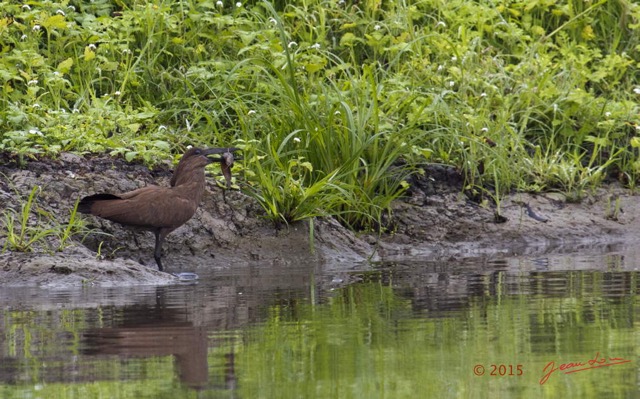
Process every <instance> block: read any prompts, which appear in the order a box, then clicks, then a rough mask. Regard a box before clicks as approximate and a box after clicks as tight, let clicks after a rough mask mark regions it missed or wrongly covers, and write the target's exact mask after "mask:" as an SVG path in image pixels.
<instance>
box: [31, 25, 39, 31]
mask: <svg viewBox="0 0 640 399" xmlns="http://www.w3.org/2000/svg"><path fill="white" fill-rule="evenodd" d="M31 30H32V31H34V32H37V31H39V30H40V25H33V28H31Z"/></svg>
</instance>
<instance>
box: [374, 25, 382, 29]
mask: <svg viewBox="0 0 640 399" xmlns="http://www.w3.org/2000/svg"><path fill="white" fill-rule="evenodd" d="M381 28H382V26H380V25H378V24H376V26H374V27H373V30H380V29H381Z"/></svg>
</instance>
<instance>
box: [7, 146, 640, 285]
mask: <svg viewBox="0 0 640 399" xmlns="http://www.w3.org/2000/svg"><path fill="white" fill-rule="evenodd" d="M215 174H216V172H215V170H212V171H210V176H209V177H208V181H209V185H208V187H207V190H206V192H205V195H204V198H203V201H202V204H201V206H200V209H199V210H198V212H197V213H196V215H195V216H194V217H193V219H191V220H190V221H189V222H188V223H187V224H186V225H184V226H182V227H181V228H179V229H178V230H176V231H175V232H173V233H172V234H170V235H169V237H168V238H167V241H166V243H165V245H164V259H165V263H166V268H167V270H168V271H170V272H191V271H195V272H197V271H198V270H203V268H206V269H216V268H217V269H224V268H232V267H234V266H236V265H240V264H242V265H246V264H258V265H263V266H264V267H268V266H269V265H270V264H273V263H278V264H287V263H297V262H318V264H329V265H332V266H331V267H341V265H342V266H344V267H350V266H351V265H354V264H358V263H366V262H367V261H369V260H394V259H403V258H412V259H425V260H439V259H441V260H443V259H449V258H459V257H484V256H511V255H525V254H533V253H548V252H567V251H572V250H575V249H576V248H580V247H581V246H591V245H598V244H602V245H604V244H607V243H612V242H628V241H632V240H635V239H636V238H637V237H638V236H639V235H638V233H640V226H639V225H638V223H637V220H636V219H637V218H638V216H640V205H639V204H638V201H637V197H635V196H633V195H632V194H631V193H630V192H629V191H628V190H625V189H622V188H619V187H617V186H613V185H610V186H607V187H604V188H601V189H598V190H596V191H594V192H590V193H588V194H587V196H586V197H585V198H584V199H583V200H582V201H581V202H579V203H571V202H569V201H567V199H566V198H565V197H564V196H563V195H561V194H558V193H547V194H538V195H532V194H514V195H512V196H509V197H508V198H505V199H504V200H503V201H502V202H501V204H500V215H501V216H502V217H503V218H504V219H503V218H500V220H496V216H495V212H496V207H495V205H494V204H485V205H483V204H478V203H477V202H474V201H471V200H469V198H468V197H467V196H466V195H464V194H463V193H462V186H461V184H462V181H461V178H460V176H459V175H458V174H457V173H456V172H455V171H454V170H451V169H447V168H442V167H428V168H426V173H425V174H424V175H417V176H416V177H414V178H412V180H411V181H410V184H411V188H410V190H409V191H408V192H407V195H406V196H404V197H403V198H402V199H400V200H398V201H396V203H395V204H394V207H393V208H394V209H393V216H392V219H391V220H390V221H389V222H390V223H389V225H390V226H393V231H392V232H390V233H387V234H383V235H382V236H377V235H372V234H354V233H353V232H350V231H348V230H347V229H345V228H344V227H342V226H341V225H340V224H339V223H337V222H336V221H335V220H332V219H322V220H316V221H315V223H314V225H313V228H314V234H313V236H314V242H313V252H312V245H311V243H310V231H309V225H308V223H297V224H294V225H290V226H288V227H280V228H276V227H275V226H274V224H273V223H272V222H269V221H267V220H266V219H265V218H264V217H263V212H262V210H261V208H260V207H259V206H258V204H256V203H255V202H254V201H253V200H252V199H251V198H249V197H248V196H246V195H245V194H243V193H242V192H240V191H229V192H227V194H226V201H224V200H223V195H222V189H221V188H220V187H219V186H218V185H217V184H216V182H215V181H216V180H215V179H216V176H214V175H215ZM170 176H171V168H170V166H169V165H165V166H164V167H159V168H157V169H154V170H149V169H147V168H146V167H144V166H142V165H135V164H128V163H125V162H123V161H122V160H119V159H113V158H107V157H92V158H84V157H80V156H78V155H73V154H62V156H61V157H60V158H59V159H56V160H37V161H30V162H29V163H28V164H27V165H26V167H22V168H21V167H18V166H17V165H16V164H15V162H14V161H13V160H11V159H9V158H4V159H1V160H0V204H2V206H3V209H6V208H11V209H19V207H20V204H21V203H23V202H24V201H25V200H26V198H27V197H28V195H29V192H31V190H32V188H33V187H34V186H39V187H41V191H40V193H39V195H38V197H37V199H36V208H35V209H37V213H39V214H40V215H46V218H53V219H55V220H57V221H59V222H60V223H64V222H66V221H67V220H68V218H69V212H70V210H71V209H72V208H73V204H74V203H75V201H76V199H77V198H78V197H82V196H84V195H88V194H93V193H97V192H113V193H118V192H124V191H128V190H133V189H135V188H139V187H143V186H145V185H148V184H158V185H167V184H168V181H169V178H170ZM43 217H44V216H43ZM82 217H83V218H85V219H86V221H87V225H88V227H89V228H90V229H92V231H93V232H92V233H91V234H88V235H87V236H86V237H84V239H83V240H82V242H81V240H80V238H81V237H76V238H75V239H74V241H73V242H72V245H71V246H69V247H67V248H65V249H64V250H63V251H62V252H53V253H51V252H50V251H45V248H39V249H37V250H36V251H35V252H33V253H27V254H24V253H17V252H10V251H5V253H3V254H2V255H0V285H5V286H7V285H41V286H49V287H64V286H70V285H81V284H97V285H103V286H122V285H137V284H171V283H173V282H175V281H176V279H175V278H174V277H172V276H171V275H169V274H166V273H161V272H158V271H157V270H155V268H156V266H155V262H154V260H153V256H152V252H153V244H154V239H153V236H152V234H151V233H134V232H132V231H128V230H125V229H122V228H121V227H120V226H118V225H115V224H113V223H110V222H108V221H104V220H100V219H97V218H93V217H85V216H82ZM0 220H1V219H0ZM497 221H499V222H501V223H498V222H497ZM31 222H32V223H38V221H37V220H36V218H35V217H34V218H33V220H32V221H31ZM40 223H43V219H41V220H40ZM1 231H3V232H4V231H5V228H4V227H2V230H1ZM103 233H106V234H103ZM1 234H3V233H0V247H3V246H4V244H5V242H6V241H5V240H6V238H5V237H4V236H3V235H1ZM53 247H55V243H53Z"/></svg>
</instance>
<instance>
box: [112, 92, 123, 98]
mask: <svg viewBox="0 0 640 399" xmlns="http://www.w3.org/2000/svg"><path fill="white" fill-rule="evenodd" d="M120 94H122V93H120V90H116V92H115V93H113V95H114V96H116V97H118V96H119V95H120Z"/></svg>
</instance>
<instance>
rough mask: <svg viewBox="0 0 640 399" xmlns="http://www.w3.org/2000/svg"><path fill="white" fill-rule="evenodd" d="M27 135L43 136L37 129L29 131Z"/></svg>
mask: <svg viewBox="0 0 640 399" xmlns="http://www.w3.org/2000/svg"><path fill="white" fill-rule="evenodd" d="M29 134H36V135H38V136H44V134H42V132H41V131H40V130H38V129H29Z"/></svg>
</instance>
